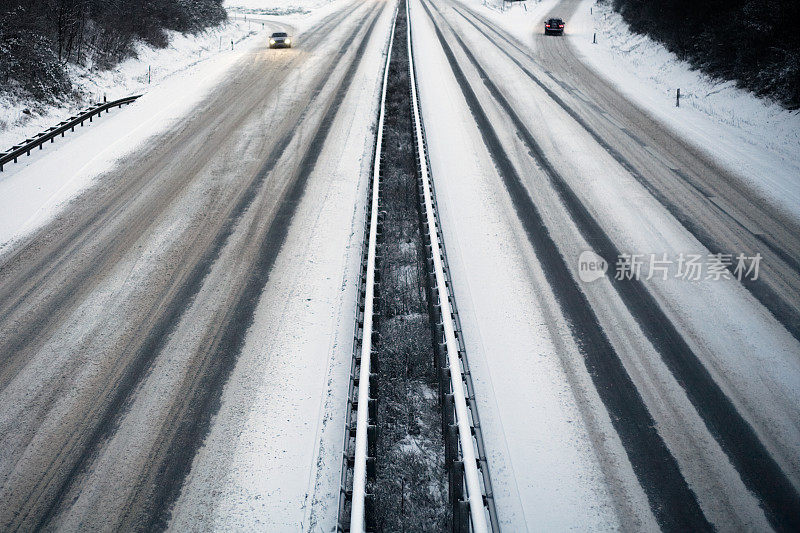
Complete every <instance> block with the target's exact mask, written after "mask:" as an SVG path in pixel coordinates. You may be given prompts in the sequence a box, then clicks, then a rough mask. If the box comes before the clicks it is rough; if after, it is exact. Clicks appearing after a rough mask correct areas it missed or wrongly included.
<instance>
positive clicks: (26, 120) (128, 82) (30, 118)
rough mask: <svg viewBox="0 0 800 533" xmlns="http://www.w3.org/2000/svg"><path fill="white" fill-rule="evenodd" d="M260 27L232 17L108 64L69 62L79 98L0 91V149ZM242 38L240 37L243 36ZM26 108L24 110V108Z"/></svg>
mask: <svg viewBox="0 0 800 533" xmlns="http://www.w3.org/2000/svg"><path fill="white" fill-rule="evenodd" d="M261 30H262V27H261V25H260V24H253V23H249V22H246V21H244V20H239V19H235V18H232V19H231V20H230V21H229V22H227V23H225V24H222V25H220V26H218V27H214V28H210V29H208V30H206V31H204V32H202V33H199V34H197V35H184V34H182V33H179V32H168V36H169V42H170V44H169V46H168V47H166V48H161V49H156V48H152V47H150V46H147V45H145V44H143V43H139V44H138V45H137V47H136V56H137V57H135V58H130V59H127V60H125V61H123V62H122V63H120V64H119V65H117V66H116V67H115V68H113V69H110V70H101V71H98V70H95V69H93V68H92V67H91V65H90V66H87V67H84V66H77V65H72V66H70V68H69V76H70V79H71V80H72V83H73V86H74V88H75V90H76V91H77V92H78V93H79V94H80V95H81V96H80V98H79V99H68V100H65V101H63V102H60V103H53V104H50V105H42V104H39V103H36V102H33V101H30V100H27V99H18V98H13V97H11V96H9V95H7V94H6V95H2V96H0V149H5V148H8V147H10V146H12V145H14V144H16V143H18V142H21V141H22V140H24V139H26V138H28V137H30V136H31V135H35V134H36V133H38V132H40V131H42V130H44V129H46V128H48V127H50V126H52V125H54V124H57V123H58V122H59V121H61V120H64V119H65V118H67V117H69V116H71V115H72V114H74V113H76V112H78V111H79V110H81V109H83V108H85V107H86V106H87V105H89V104H91V103H94V102H98V101H101V100H102V99H103V96H105V97H106V98H108V99H109V100H113V99H116V98H122V97H124V96H130V95H132V94H141V93H145V92H148V91H150V90H152V89H154V88H155V87H157V86H159V85H161V84H162V83H164V82H165V81H167V80H169V79H171V78H173V77H175V76H176V75H178V74H180V73H182V72H184V71H186V70H188V69H191V68H193V67H194V66H195V65H197V64H198V63H201V62H204V61H207V60H209V59H212V58H214V57H216V56H217V55H220V54H223V53H224V54H226V55H230V52H231V41H233V45H234V46H233V47H234V52H235V48H236V46H237V45H239V46H246V45H247V43H248V42H249V41H250V40H251V39H252V37H254V36H255V35H256V34H257V33H259V32H260V31H261ZM243 41H244V42H243ZM26 110H27V111H26Z"/></svg>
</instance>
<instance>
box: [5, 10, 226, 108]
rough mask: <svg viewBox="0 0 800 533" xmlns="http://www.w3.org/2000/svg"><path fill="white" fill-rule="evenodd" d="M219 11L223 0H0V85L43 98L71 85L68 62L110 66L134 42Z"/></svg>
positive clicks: (154, 39) (194, 24)
mask: <svg viewBox="0 0 800 533" xmlns="http://www.w3.org/2000/svg"><path fill="white" fill-rule="evenodd" d="M225 18H226V14H225V10H224V9H223V7H222V0H2V1H0V91H2V90H5V91H13V92H15V93H17V94H20V95H23V96H25V95H27V96H33V97H34V98H38V99H40V100H50V99H53V98H56V97H59V96H62V95H64V94H66V93H68V92H69V91H70V90H71V85H70V81H69V77H68V76H67V71H66V69H67V66H68V65H69V64H70V63H72V64H83V65H86V64H91V65H92V66H94V67H96V68H101V69H103V68H110V67H113V66H114V65H115V64H117V63H118V62H120V61H122V60H123V59H126V58H128V57H130V56H132V55H134V54H135V48H134V44H135V43H136V42H137V41H140V40H141V41H144V42H146V43H148V44H150V45H152V46H155V47H164V46H166V45H167V44H168V41H167V34H166V31H167V30H175V31H180V32H197V31H200V30H202V29H204V28H206V27H208V26H212V25H216V24H219V23H220V22H222V21H224V20H225Z"/></svg>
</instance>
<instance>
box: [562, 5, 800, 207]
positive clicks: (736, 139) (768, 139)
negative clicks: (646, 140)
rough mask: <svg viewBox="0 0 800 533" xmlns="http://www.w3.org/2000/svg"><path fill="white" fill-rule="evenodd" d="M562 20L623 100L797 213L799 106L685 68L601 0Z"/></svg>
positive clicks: (587, 59) (576, 44)
mask: <svg viewBox="0 0 800 533" xmlns="http://www.w3.org/2000/svg"><path fill="white" fill-rule="evenodd" d="M568 26H569V28H570V31H569V33H568V38H569V39H571V42H572V44H573V46H574V48H575V49H576V50H577V52H578V53H579V54H581V56H582V58H583V59H584V61H585V62H586V63H587V64H588V65H589V66H590V67H592V68H593V69H594V70H595V71H596V72H598V73H599V74H601V75H602V76H603V77H605V78H606V79H608V80H610V81H611V82H612V83H614V84H615V85H616V86H617V87H618V88H619V90H620V91H621V92H622V93H623V94H625V95H626V96H627V97H628V98H629V99H630V100H632V101H634V102H636V103H637V104H638V105H639V106H641V107H643V108H644V109H646V110H648V111H649V112H650V113H651V114H652V115H653V116H655V117H656V118H657V119H658V120H660V121H661V122H662V123H664V124H665V125H667V126H669V127H670V128H671V129H672V130H674V131H676V132H677V133H678V134H679V135H681V136H682V137H684V138H685V139H687V140H688V141H690V142H691V143H692V144H694V145H695V146H697V147H698V148H700V149H701V150H703V151H704V152H705V153H707V154H708V155H709V156H711V157H712V158H713V159H715V160H716V161H717V162H718V163H719V164H721V165H722V166H723V167H725V168H727V169H729V170H730V171H731V172H733V173H735V174H737V175H739V176H740V177H741V178H742V179H743V180H745V183H747V184H748V185H749V186H750V187H752V188H753V190H754V191H755V192H756V193H757V194H759V195H760V196H762V197H764V198H766V199H768V200H769V201H770V202H771V203H772V205H774V206H775V207H776V208H777V209H780V210H781V211H782V212H784V213H785V214H789V215H792V216H795V217H800V180H798V179H797V177H798V176H800V112H798V111H789V110H787V109H784V108H783V107H781V106H780V105H778V104H776V103H773V102H770V101H769V100H766V99H763V98H759V97H756V96H754V95H753V94H751V93H749V92H747V91H744V90H742V89H739V88H737V87H736V84H735V83H734V82H730V81H720V80H715V79H712V78H710V77H708V76H706V75H704V74H703V73H702V72H700V71H697V70H693V69H692V68H691V66H690V65H689V64H688V63H686V62H685V61H681V60H679V59H678V58H677V57H676V56H675V55H674V54H672V53H670V52H669V51H668V50H667V49H666V48H665V47H664V46H663V45H661V44H659V43H657V42H655V41H653V40H652V39H650V38H649V37H647V36H644V35H638V34H635V33H633V32H631V30H630V29H629V27H628V25H627V24H626V23H625V21H624V20H623V19H622V17H621V16H620V15H619V14H618V13H616V12H614V11H613V10H612V8H611V5H610V3H608V2H606V3H599V4H596V3H595V2H594V0H584V1H583V2H582V3H581V5H580V6H579V7H578V9H577V11H576V12H575V13H574V15H573V16H572V18H571V19H570V20H569V22H568ZM594 33H597V43H596V44H593V42H592V41H593V34H594ZM677 89H680V94H681V99H680V107H676V105H675V104H676V93H677Z"/></svg>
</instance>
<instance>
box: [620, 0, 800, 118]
mask: <svg viewBox="0 0 800 533" xmlns="http://www.w3.org/2000/svg"><path fill="white" fill-rule="evenodd" d="M612 1H613V6H614V9H615V10H616V11H618V12H619V13H620V14H621V15H622V17H623V18H624V19H625V21H626V22H628V24H630V26H631V29H633V31H635V32H638V33H644V34H646V35H649V36H650V37H652V38H653V39H655V40H657V41H659V42H661V43H663V44H664V45H665V46H666V47H667V48H668V49H669V50H670V51H671V52H673V53H675V54H676V55H678V56H679V57H680V58H681V59H684V60H686V61H688V62H689V63H691V64H692V65H693V66H694V67H696V68H699V69H701V70H703V71H704V72H707V73H708V74H711V75H712V76H716V77H719V78H722V79H727V80H735V81H736V82H737V83H738V85H739V86H740V87H743V88H746V89H748V90H750V91H752V92H753V93H755V94H757V95H759V96H769V97H772V98H773V99H775V100H776V101H778V102H780V103H782V104H783V105H784V106H785V107H787V108H789V109H798V108H800V0H612Z"/></svg>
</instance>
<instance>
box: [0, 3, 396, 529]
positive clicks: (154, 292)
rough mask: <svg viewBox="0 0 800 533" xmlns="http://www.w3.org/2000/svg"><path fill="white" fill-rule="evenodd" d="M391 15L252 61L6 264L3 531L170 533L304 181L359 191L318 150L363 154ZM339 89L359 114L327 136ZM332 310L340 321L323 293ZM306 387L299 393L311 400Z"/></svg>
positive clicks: (288, 240)
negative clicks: (160, 531)
mask: <svg viewBox="0 0 800 533" xmlns="http://www.w3.org/2000/svg"><path fill="white" fill-rule="evenodd" d="M386 7H387V6H386V4H385V3H383V2H366V3H355V4H353V3H350V4H342V5H341V6H340V8H339V9H338V10H336V11H335V12H333V13H332V14H331V15H329V16H328V17H326V18H325V19H323V20H322V21H321V23H320V24H319V25H317V26H315V27H314V28H313V29H311V30H309V31H307V32H305V33H304V34H301V35H298V36H297V40H296V42H297V43H298V44H299V46H296V47H295V48H293V49H291V50H281V51H272V50H268V49H266V47H265V46H264V47H260V48H258V49H255V50H253V51H252V52H251V53H249V54H248V55H247V56H246V57H245V58H244V59H243V60H242V61H241V62H240V63H239V64H238V65H237V66H236V67H235V69H233V70H232V71H231V72H230V76H229V77H228V78H227V79H226V80H225V82H224V83H223V84H222V85H221V86H219V87H218V88H217V89H216V90H215V91H214V93H213V94H212V95H210V96H209V97H208V98H207V99H206V100H205V101H203V102H202V103H201V105H200V106H198V108H197V109H196V111H195V113H193V114H192V116H190V117H187V119H186V120H185V121H183V122H181V123H180V125H179V127H177V128H176V129H175V130H173V131H170V132H169V133H167V134H165V135H162V136H159V137H158V138H155V139H153V140H152V141H151V142H149V143H148V145H147V146H146V147H145V148H144V149H143V150H140V151H138V152H137V153H135V154H133V155H131V156H129V157H127V158H125V159H123V160H121V161H120V162H119V163H118V164H117V166H116V167H115V169H114V170H113V171H110V172H109V173H107V174H106V175H104V176H103V177H102V178H101V179H100V180H99V184H98V186H96V187H93V188H92V189H90V190H88V191H87V192H86V193H84V194H82V195H81V196H80V197H79V198H78V199H76V200H75V201H74V202H73V203H72V204H71V205H70V206H69V208H68V209H66V210H65V212H64V213H63V215H61V216H59V217H58V218H57V219H56V220H55V221H54V222H53V223H51V224H48V225H47V226H46V227H44V228H42V229H41V230H40V231H38V232H36V233H35V234H34V235H32V236H31V237H30V238H28V239H27V240H26V241H24V242H23V243H21V244H20V245H18V246H16V247H15V248H14V250H12V252H11V253H10V254H7V255H6V256H5V257H3V258H2V266H0V317H1V318H0V351H2V353H3V354H4V359H3V362H2V365H0V405H2V407H0V439H2V442H0V449H2V451H1V452H0V484H1V485H2V488H0V501H2V503H0V517H2V524H3V527H4V529H9V530H17V529H25V530H27V529H32V528H36V527H54V526H63V527H87V528H96V529H106V528H108V527H114V528H118V527H121V528H134V527H143V528H146V529H151V528H161V527H164V526H166V525H167V523H168V520H169V516H170V507H171V505H172V504H173V502H174V501H175V499H176V498H177V496H178V494H179V492H180V490H181V486H182V484H183V480H184V479H185V477H186V475H187V474H188V472H189V470H190V468H191V466H192V461H193V458H194V456H195V453H196V451H197V450H198V449H199V447H200V446H201V444H202V442H203V438H204V436H205V435H206V432H207V431H208V429H209V427H210V426H211V424H212V416H213V414H214V413H215V412H216V410H217V408H218V407H219V403H220V398H221V396H222V393H223V389H224V385H225V383H226V382H227V380H228V378H229V376H230V375H231V373H232V372H234V370H235V367H236V365H237V360H238V356H239V353H240V352H241V350H242V347H243V346H244V344H245V340H246V339H247V334H248V331H250V328H251V325H252V323H253V320H254V315H255V311H256V306H257V305H258V303H259V301H260V299H259V295H260V294H261V291H262V290H264V288H265V287H269V285H270V280H271V279H272V277H273V276H276V277H280V276H278V273H279V272H276V271H275V265H276V264H279V265H282V266H281V269H282V270H281V271H285V270H286V269H290V270H292V269H294V267H293V266H292V265H286V264H284V263H285V262H282V261H281V260H280V257H281V255H280V254H281V250H283V249H284V248H287V249H295V248H296V247H294V248H293V247H292V237H290V229H291V227H292V224H293V223H295V213H296V212H297V210H298V209H299V208H301V206H303V205H304V204H303V198H304V197H305V193H306V190H307V188H308V187H309V186H311V187H312V188H313V189H314V190H316V189H317V188H318V185H316V184H317V183H319V182H322V183H326V181H328V180H330V179H331V178H332V177H333V174H332V173H333V170H335V169H336V168H337V165H343V164H345V163H349V167H351V168H352V167H353V165H355V168H356V172H351V178H350V179H351V180H352V181H349V182H348V183H350V184H351V195H350V196H347V195H345V198H349V199H350V200H351V201H353V202H355V201H356V200H355V199H356V198H358V196H357V195H355V192H356V191H357V190H358V188H359V187H360V183H361V174H360V173H359V172H358V169H359V168H360V165H361V159H362V156H363V146H361V147H360V148H361V149H360V150H353V149H352V147H351V149H349V151H347V152H345V153H339V154H330V153H327V155H325V156H324V157H326V158H327V159H325V160H320V157H323V154H326V150H325V147H326V146H327V145H328V144H329V139H330V138H336V139H337V141H336V142H339V143H341V142H345V141H347V140H349V139H352V138H355V139H357V140H358V142H359V143H361V144H363V142H364V138H365V133H366V132H368V128H369V126H370V124H371V120H372V118H371V117H372V114H371V113H370V110H371V109H372V108H373V107H374V101H373V100H374V99H373V94H372V93H373V92H374V91H370V88H374V87H376V86H377V74H375V76H370V75H366V76H365V74H364V72H372V70H373V69H371V67H370V65H362V58H363V57H364V56H365V55H368V56H369V57H371V58H372V57H373V56H376V53H375V52H372V51H375V50H378V51H379V50H381V49H382V47H383V46H384V43H385V39H386V34H388V26H387V24H386V20H387V16H388V12H389V11H390V10H389V9H386ZM366 51H371V53H370V54H365V52H366ZM373 59H377V58H373ZM376 64H377V63H376ZM365 69H366V70H365ZM374 70H375V71H376V72H377V70H378V69H374ZM354 79H357V80H358V82H357V84H356V85H355V87H359V94H361V95H362V97H366V98H362V99H363V101H364V103H363V104H362V108H363V109H360V112H359V113H358V115H357V116H359V117H361V118H362V119H361V120H360V121H353V120H352V117H349V118H350V120H349V121H345V122H344V124H341V123H340V121H337V118H338V116H339V109H340V107H341V105H342V102H343V101H344V100H345V97H346V96H347V95H349V94H350V93H351V92H352V91H351V88H352V87H354V85H353V83H354ZM364 87H366V91H365V90H364ZM364 93H366V94H364ZM350 107H351V108H352V105H351V106H350ZM350 111H351V112H352V109H350ZM334 124H339V127H338V128H337V129H336V130H335V135H332V133H334V132H333V131H332V128H333V127H334ZM367 136H368V134H367ZM351 144H352V143H351ZM319 209H322V208H321V207H318V210H317V211H316V212H314V211H313V210H312V211H311V212H306V211H308V209H307V208H306V209H305V211H304V212H305V213H306V214H305V215H304V216H306V217H310V219H309V220H313V219H314V217H319V216H320V211H319ZM341 213H342V215H341V216H340V217H339V218H338V219H336V220H338V221H339V223H340V224H339V225H338V226H337V224H336V223H335V221H331V224H330V225H329V226H328V227H329V231H330V232H336V233H335V235H333V236H332V235H331V234H326V233H325V232H324V231H323V232H322V234H321V235H320V236H319V237H320V238H323V239H326V238H327V239H328V240H332V241H334V242H335V241H336V239H338V237H335V236H336V235H344V236H347V235H348V228H349V227H350V224H351V223H352V220H351V218H352V216H353V215H352V212H348V211H347V210H343V211H341ZM343 223H346V226H345V227H344V228H342V227H340V226H341V224H343ZM294 238H297V237H294ZM306 255H307V256H308V257H311V256H313V255H314V254H313V253H312V252H311V251H310V250H308V249H306ZM336 255H338V256H341V257H346V256H342V254H341V251H338V252H336ZM303 260H304V257H302V256H301V257H298V258H296V261H300V262H302V261H303ZM345 267H347V268H349V263H345V264H342V265H341V268H345ZM345 274H346V273H345V272H344V271H342V272H331V273H330V277H329V278H326V279H336V278H337V277H338V278H339V282H338V283H336V284H335V285H336V286H335V287H334V289H335V290H336V292H337V293H342V295H343V296H342V297H344V295H345V294H347V293H346V292H344V291H343V290H342V289H340V288H339V287H338V285H340V284H342V283H344V281H343V280H342V278H343V277H344V278H345V281H346V276H345ZM354 275H355V274H354ZM334 289H331V290H334ZM273 296H280V291H278V294H277V295H276V294H273ZM276 301H278V300H276ZM283 305H284V306H285V309H287V310H291V309H293V305H295V304H293V302H292V301H288V302H287V301H286V300H285V297H283ZM329 305H330V306H331V307H332V308H335V309H336V310H337V312H338V310H339V309H338V306H339V305H340V302H339V301H338V300H336V299H335V298H334V299H331V301H330V302H329ZM306 306H307V304H306ZM319 311H320V310H319V309H317V310H316V311H314V310H309V311H308V312H307V313H309V314H310V316H311V317H313V316H314V312H319ZM329 311H330V309H327V308H326V309H325V310H324V314H325V316H327V315H328V314H329ZM294 318H295V319H297V318H298V317H294ZM299 318H302V316H301V317H299ZM306 319H308V317H306ZM335 326H336V323H335V322H334V323H332V326H331V327H335ZM348 326H349V324H348ZM256 333H257V332H256ZM330 364H331V363H330V362H329V365H330ZM329 365H328V366H329ZM328 366H323V367H322V369H321V371H322V374H323V375H326V374H327V373H328V372H330V369H329V368H328ZM318 385H319V386H320V387H321V389H320V390H316V389H313V388H312V389H309V390H303V391H301V392H302V394H303V395H304V396H305V395H306V394H310V395H314V394H320V395H323V396H324V394H326V392H325V382H324V381H322V382H321V383H318ZM272 386H273V387H274V386H276V385H275V384H272ZM328 392H330V391H328ZM342 394H344V392H343V393H342ZM291 401H292V400H291V399H288V402H291ZM320 401H321V400H318V401H317V403H319V402H320ZM341 403H342V405H343V403H344V402H341ZM332 404H333V403H332ZM317 414H319V415H320V416H324V415H325V414H326V412H324V411H323V412H320V413H314V416H317ZM309 438H311V439H312V440H314V439H317V438H319V435H317V434H316V433H312V434H310V437H309ZM340 440H341V438H339V440H338V441H339V442H340ZM337 464H338V463H337ZM313 465H314V462H312V461H309V462H308V464H307V467H309V468H311V469H312V471H313V469H314V466H313ZM306 476H308V474H306ZM333 516H335V510H334V514H333Z"/></svg>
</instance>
